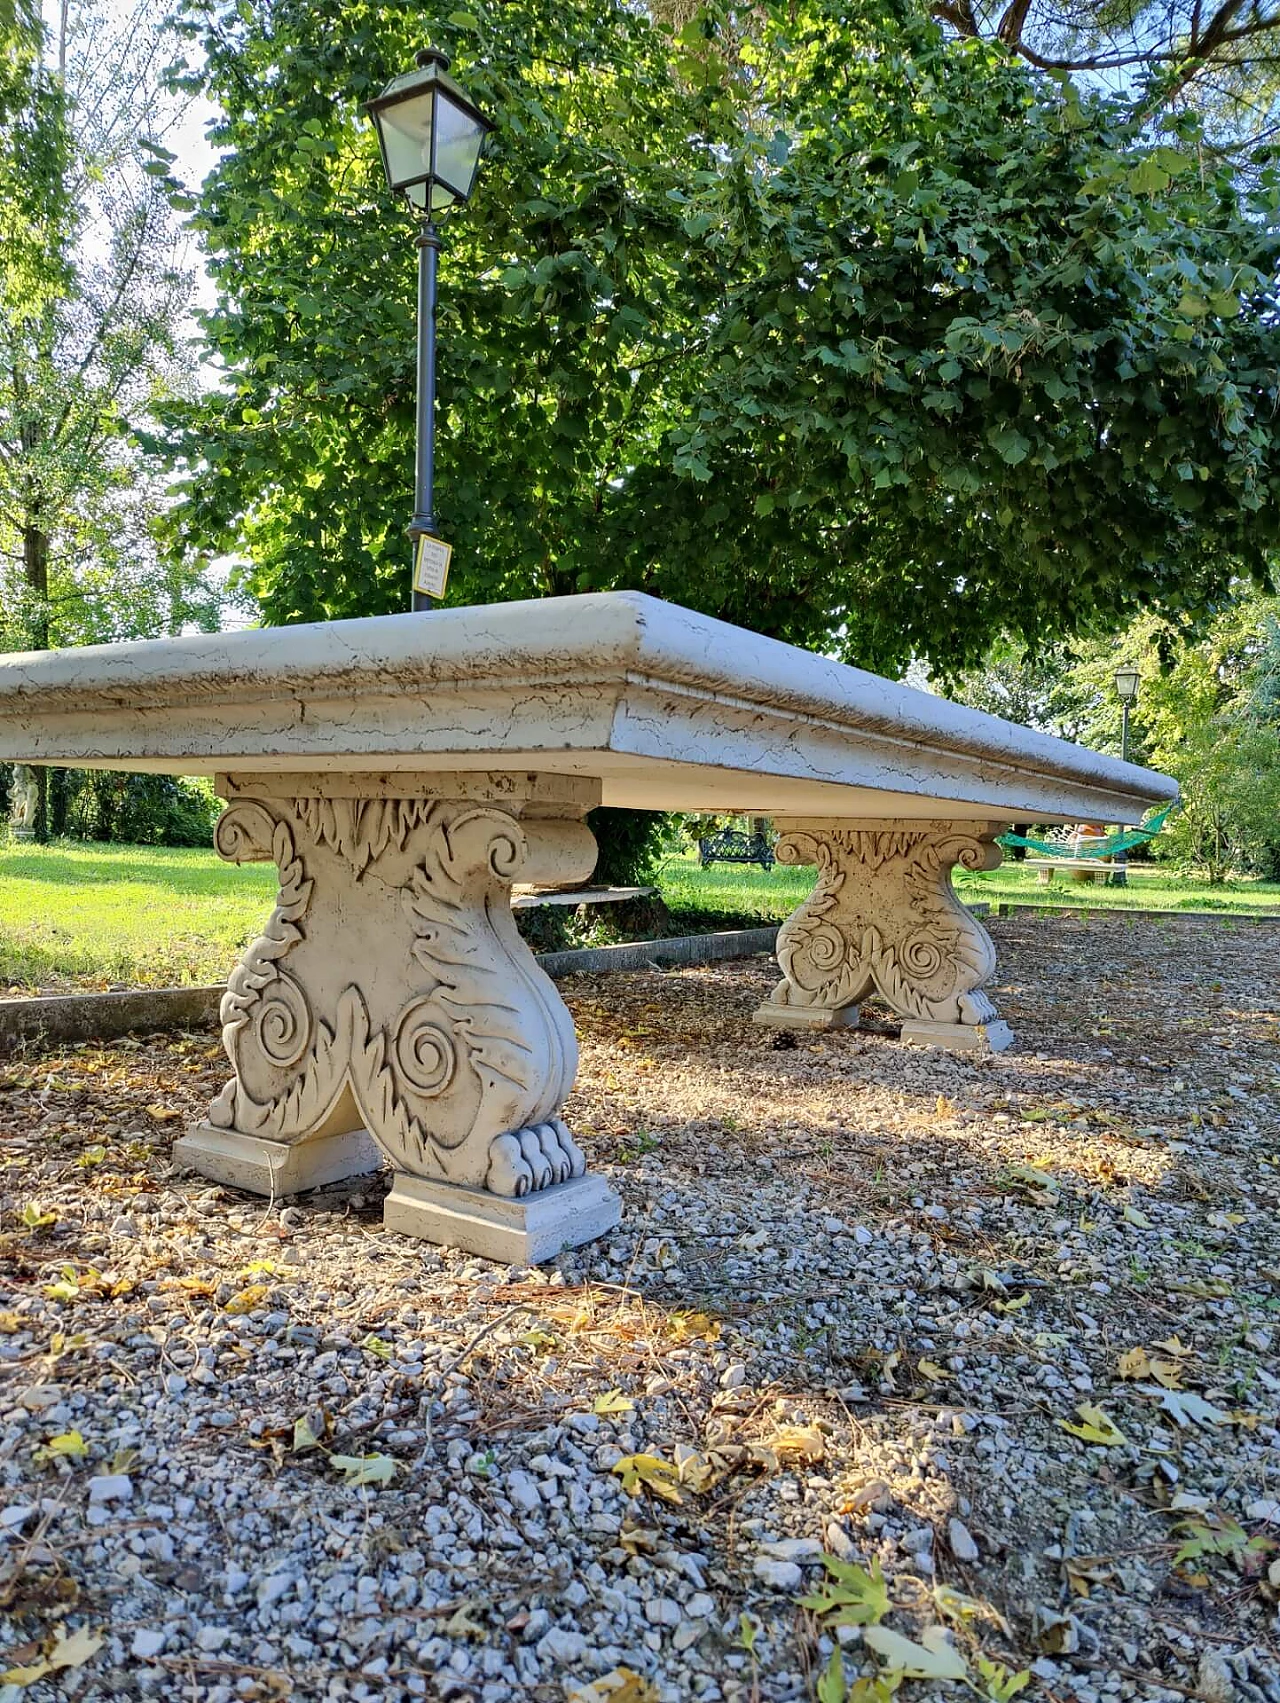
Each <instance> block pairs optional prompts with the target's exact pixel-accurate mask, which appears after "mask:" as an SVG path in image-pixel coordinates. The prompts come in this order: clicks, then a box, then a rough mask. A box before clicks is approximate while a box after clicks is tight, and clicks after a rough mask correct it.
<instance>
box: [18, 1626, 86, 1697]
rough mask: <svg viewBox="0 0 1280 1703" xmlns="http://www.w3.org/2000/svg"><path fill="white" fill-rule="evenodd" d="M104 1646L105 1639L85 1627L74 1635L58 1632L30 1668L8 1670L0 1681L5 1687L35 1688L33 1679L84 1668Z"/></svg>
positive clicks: (72, 1633) (80, 1628) (78, 1629)
mask: <svg viewBox="0 0 1280 1703" xmlns="http://www.w3.org/2000/svg"><path fill="white" fill-rule="evenodd" d="M105 1643H106V1639H105V1638H101V1637H99V1636H98V1635H97V1634H96V1633H93V1632H90V1630H89V1628H88V1627H87V1626H81V1627H78V1628H77V1629H76V1631H74V1632H59V1633H58V1635H57V1637H56V1638H55V1639H54V1641H53V1643H52V1644H51V1645H50V1647H49V1649H48V1651H47V1652H46V1653H45V1654H44V1655H43V1656H40V1657H39V1658H38V1659H37V1660H36V1661H34V1662H32V1664H31V1665H30V1667H20V1668H10V1669H9V1670H8V1672H7V1673H0V1681H3V1682H4V1684H6V1685H34V1684H35V1682H36V1680H38V1679H44V1678H45V1677H46V1676H47V1675H49V1674H51V1673H56V1672H57V1671H58V1669H59V1668H80V1667H83V1666H84V1664H85V1663H86V1662H87V1661H89V1660H90V1659H91V1658H92V1657H94V1656H96V1655H97V1653H98V1651H99V1650H100V1649H101V1648H102V1646H103V1644H105Z"/></svg>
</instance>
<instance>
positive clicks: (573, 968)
mask: <svg viewBox="0 0 1280 1703" xmlns="http://www.w3.org/2000/svg"><path fill="white" fill-rule="evenodd" d="M777 937H778V930H777V928H776V927H769V928H739V929H731V930H729V931H727V932H725V933H722V934H685V935H679V936H677V937H676V938H675V939H672V940H640V941H634V942H628V943H626V944H624V945H622V946H593V947H587V948H583V949H581V950H575V951H570V952H544V953H541V954H539V955H538V962H539V964H541V965H542V968H543V969H544V970H545V971H546V972H547V974H548V975H549V976H552V977H556V976H573V975H580V974H583V973H584V972H589V971H592V972H600V971H608V970H647V969H649V968H650V967H651V966H652V965H654V964H658V965H680V964H710V963H714V962H716V960H718V959H723V958H749V957H751V956H752V955H753V954H754V953H757V952H772V951H773V943H774V941H775V940H776V939H777ZM225 992H226V985H225V983H222V982H219V983H218V985H217V986H216V987H189V988H133V989H130V990H129V991H128V992H126V993H73V994H56V995H52V996H48V997H42V998H36V999H8V1000H0V1053H5V1052H8V1051H11V1050H12V1049H13V1048H14V1047H15V1046H17V1045H19V1044H20V1043H21V1042H23V1041H34V1040H37V1039H43V1040H45V1041H55V1042H58V1041H66V1042H74V1041H109V1040H112V1039H114V1038H115V1037H116V1036H118V1035H127V1034H130V1033H132V1032H133V1031H135V1030H139V1029H175V1028H183V1027H185V1026H186V1025H188V1024H190V1025H191V1026H192V1027H193V1028H198V1027H202V1026H205V1025H208V1024H213V1023H215V1022H216V1021H217V1016H218V1006H219V1004H220V1002H221V1000H222V996H223V994H224V993H225Z"/></svg>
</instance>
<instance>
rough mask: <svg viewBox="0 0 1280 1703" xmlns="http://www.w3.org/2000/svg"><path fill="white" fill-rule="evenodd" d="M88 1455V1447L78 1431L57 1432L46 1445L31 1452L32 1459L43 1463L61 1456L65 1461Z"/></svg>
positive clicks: (43, 1444)
mask: <svg viewBox="0 0 1280 1703" xmlns="http://www.w3.org/2000/svg"><path fill="white" fill-rule="evenodd" d="M88 1453H89V1445H88V1444H87V1443H86V1442H85V1440H84V1438H83V1437H82V1436H81V1435H80V1433H79V1432H78V1431H59V1433H58V1435H57V1436H56V1437H50V1439H49V1441H48V1442H47V1443H42V1444H41V1445H40V1447H39V1448H38V1449H36V1450H34V1451H33V1454H32V1459H33V1460H36V1461H40V1462H44V1461H52V1460H57V1459H58V1457H59V1456H62V1457H63V1459H66V1460H78V1459H80V1458H82V1457H83V1456H84V1455H87V1454H88Z"/></svg>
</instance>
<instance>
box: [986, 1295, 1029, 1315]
mask: <svg viewBox="0 0 1280 1703" xmlns="http://www.w3.org/2000/svg"><path fill="white" fill-rule="evenodd" d="M1030 1305H1031V1292H1030V1290H1028V1289H1024V1290H1023V1291H1022V1293H1021V1295H1017V1296H1015V1297H1014V1299H1013V1300H1012V1301H993V1302H992V1303H991V1310H992V1312H994V1313H1020V1312H1021V1311H1022V1309H1023V1308H1024V1307H1029V1306H1030Z"/></svg>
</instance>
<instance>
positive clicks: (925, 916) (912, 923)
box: [755, 820, 1013, 1052]
mask: <svg viewBox="0 0 1280 1703" xmlns="http://www.w3.org/2000/svg"><path fill="white" fill-rule="evenodd" d="M1003 826H1004V825H1003V824H1002V823H969V822H906V821H896V822H857V823H851V822H829V821H814V820H797V821H789V822H780V823H779V828H780V829H781V835H780V838H779V840H778V846H777V857H778V862H779V863H790V864H805V863H812V864H816V865H817V868H818V880H817V883H816V885H815V887H814V889H813V892H812V893H811V894H810V895H809V897H808V898H807V899H806V900H805V902H804V904H802V905H801V906H800V908H799V909H798V910H797V911H794V912H793V913H792V915H791V916H790V917H788V918H787V920H786V922H785V923H783V925H782V927H781V928H780V929H779V931H778V943H777V948H776V951H777V957H778V965H779V968H780V969H781V970H782V976H783V979H782V980H781V981H780V982H779V983H778V985H777V987H776V988H774V990H773V992H772V994H771V995H770V996H769V999H768V1000H767V1001H766V1003H765V1004H764V1005H763V1006H761V1008H760V1009H759V1010H758V1011H757V1012H756V1014H755V1020H756V1022H757V1023H764V1024H767V1025H770V1026H772V1027H775V1028H785V1029H829V1028H856V1027H857V1024H858V1015H859V1013H858V1006H859V1002H860V1001H861V1000H864V999H867V998H869V997H870V996H871V995H872V994H878V995H879V997H880V998H881V999H883V1000H884V1001H885V1003H886V1004H888V1005H889V1006H891V1007H892V1008H893V1010H894V1011H895V1012H897V1013H898V1015H899V1016H901V1017H902V1019H903V1024H902V1039H903V1040H904V1041H908V1042H913V1043H915V1044H916V1045H917V1046H931V1047H946V1048H948V1049H950V1050H951V1051H955V1052H1000V1051H1001V1050H1002V1049H1003V1048H1005V1047H1007V1046H1008V1045H1009V1043H1010V1042H1011V1041H1012V1040H1013V1035H1012V1033H1011V1032H1010V1030H1009V1028H1008V1026H1007V1024H1005V1023H1003V1022H1002V1021H1000V1019H999V1018H998V1017H997V1016H996V1010H995V1007H994V1005H992V1003H991V1001H990V999H988V997H987V995H986V994H985V993H984V992H983V991H982V988H983V985H984V984H985V983H986V982H987V981H989V980H990V978H991V976H992V975H993V974H994V972H995V967H996V954H995V948H994V946H993V945H992V944H991V937H990V936H989V935H988V933H987V931H986V929H985V928H983V926H982V924H981V923H980V922H979V921H978V920H977V918H976V917H974V916H973V915H972V913H971V912H969V911H968V910H966V909H965V907H964V906H963V905H962V904H961V903H960V900H959V899H958V898H957V897H956V895H955V893H954V891H953V890H952V887H951V871H952V870H953V869H954V868H955V867H956V865H957V864H959V865H960V866H961V867H962V868H965V869H975V870H976V869H995V868H997V867H998V865H999V863H1000V856H1001V853H1000V848H999V846H997V845H996V844H995V843H994V840H995V836H996V834H998V833H999V832H1001V830H1002V828H1003Z"/></svg>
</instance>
